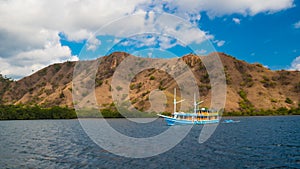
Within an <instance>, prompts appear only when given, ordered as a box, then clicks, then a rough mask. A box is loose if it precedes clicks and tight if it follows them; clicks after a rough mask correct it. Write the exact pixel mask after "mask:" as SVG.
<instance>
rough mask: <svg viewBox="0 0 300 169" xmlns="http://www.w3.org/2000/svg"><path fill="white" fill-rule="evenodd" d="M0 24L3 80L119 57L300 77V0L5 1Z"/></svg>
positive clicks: (0, 0)
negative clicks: (213, 57) (202, 60)
mask: <svg viewBox="0 0 300 169" xmlns="http://www.w3.org/2000/svg"><path fill="white" fill-rule="evenodd" d="M0 23H1V24H0V74H3V75H5V76H7V77H10V78H13V79H16V80H18V79H21V78H22V77H24V76H28V75H30V74H32V73H34V72H36V71H38V70H39V69H41V68H44V67H46V66H48V65H51V64H53V63H60V62H65V61H77V60H86V59H94V58H97V57H101V56H103V55H106V54H109V53H110V52H114V51H125V52H129V53H131V54H134V55H139V56H143V57H157V58H169V57H180V56H182V55H185V54H188V53H196V54H201V55H205V54H208V53H210V52H213V51H218V52H224V53H227V54H229V55H232V56H234V57H235V58H237V59H240V60H245V61H247V62H249V63H261V64H263V65H264V66H265V67H268V68H270V69H271V70H281V69H285V70H300V42H299V39H300V0H265V1H262V0H251V1H249V0H177V1H172V0H165V1H159V0H64V1H60V0H44V1H41V0H9V1H6V0H0Z"/></svg>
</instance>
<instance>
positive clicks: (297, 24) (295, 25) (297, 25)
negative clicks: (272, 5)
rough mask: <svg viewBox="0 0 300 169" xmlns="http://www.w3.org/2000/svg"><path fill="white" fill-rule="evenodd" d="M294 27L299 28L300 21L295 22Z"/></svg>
mask: <svg viewBox="0 0 300 169" xmlns="http://www.w3.org/2000/svg"><path fill="white" fill-rule="evenodd" d="M294 28H295V29H299V28H300V21H298V22H296V23H294Z"/></svg>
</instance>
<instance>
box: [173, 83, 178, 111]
mask: <svg viewBox="0 0 300 169" xmlns="http://www.w3.org/2000/svg"><path fill="white" fill-rule="evenodd" d="M173 104H174V113H176V104H177V103H176V88H174V102H173Z"/></svg>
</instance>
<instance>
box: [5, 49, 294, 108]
mask: <svg viewBox="0 0 300 169" xmlns="http://www.w3.org/2000/svg"><path fill="white" fill-rule="evenodd" d="M214 54H218V55H219V57H220V59H221V61H222V63H223V66H224V72H225V75H226V82H227V97H226V105H225V110H226V111H229V112H230V111H241V112H243V111H254V110H260V109H263V110H267V109H270V110H275V109H278V108H280V107H285V108H288V109H289V108H293V107H297V106H298V105H299V101H300V97H299V96H300V72H299V71H284V70H281V71H271V70H269V69H267V68H265V67H263V66H262V65H261V64H249V63H247V62H245V61H240V60H237V59H235V58H234V57H232V56H230V55H227V54H225V53H214ZM128 56H130V54H128V53H124V52H114V53H112V54H110V55H108V56H103V57H100V58H98V59H97V60H98V61H99V67H98V71H97V74H96V80H95V91H96V92H95V93H96V98H97V102H98V105H99V107H106V106H108V105H110V104H111V103H112V96H111V90H113V89H111V87H110V83H111V80H112V76H113V74H114V72H115V70H116V68H117V67H118V65H119V64H120V63H121V62H122V61H123V60H124V59H125V58H126V57H128ZM201 57H209V56H201ZM201 57H199V56H196V55H194V54H188V55H185V56H183V57H181V58H178V59H181V60H183V61H184V62H185V63H186V64H187V65H188V66H189V68H190V69H191V71H192V73H193V74H194V75H195V77H197V80H196V81H197V84H198V87H199V93H200V96H202V98H205V101H204V104H203V106H209V105H210V99H211V85H210V80H209V76H208V73H207V71H206V68H205V66H204V64H203V63H202V62H201ZM137 58H138V57H137ZM75 64H76V62H64V63H58V64H53V65H50V66H47V67H45V68H43V69H41V70H39V71H37V72H36V73H34V74H32V75H30V76H27V77H24V78H22V79H20V80H18V81H5V80H2V81H3V82H2V81H0V91H2V92H1V93H0V101H1V103H2V104H25V105H36V104H37V105H41V106H43V107H52V106H68V107H74V104H73V100H72V79H73V71H74V66H75ZM1 79H5V78H3V77H1ZM133 79H134V80H133V81H132V82H131V85H130V96H128V97H129V99H130V101H131V103H132V104H133V105H134V107H136V108H137V109H139V110H145V109H148V108H149V107H150V103H149V95H150V92H151V91H153V90H155V89H159V90H161V91H163V92H165V94H166V95H167V96H168V102H167V106H166V111H168V112H171V111H172V91H173V88H174V87H176V82H175V81H174V80H172V78H171V77H170V76H168V75H167V74H166V73H165V72H162V71H159V70H156V69H148V70H145V71H143V72H140V73H139V74H137V75H135V77H134V78H133ZM4 82H5V83H4ZM75 104H77V103H75Z"/></svg>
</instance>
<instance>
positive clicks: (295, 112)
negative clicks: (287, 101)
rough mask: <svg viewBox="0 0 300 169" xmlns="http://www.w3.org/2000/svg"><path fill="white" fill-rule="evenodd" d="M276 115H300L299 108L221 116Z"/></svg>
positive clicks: (238, 112) (231, 113) (225, 113)
mask: <svg viewBox="0 0 300 169" xmlns="http://www.w3.org/2000/svg"><path fill="white" fill-rule="evenodd" d="M278 115H300V107H298V108H291V109H287V108H284V107H281V108H278V109H276V110H252V111H234V112H226V111H225V112H224V113H223V116H278Z"/></svg>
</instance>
